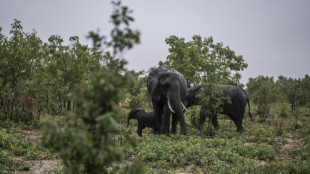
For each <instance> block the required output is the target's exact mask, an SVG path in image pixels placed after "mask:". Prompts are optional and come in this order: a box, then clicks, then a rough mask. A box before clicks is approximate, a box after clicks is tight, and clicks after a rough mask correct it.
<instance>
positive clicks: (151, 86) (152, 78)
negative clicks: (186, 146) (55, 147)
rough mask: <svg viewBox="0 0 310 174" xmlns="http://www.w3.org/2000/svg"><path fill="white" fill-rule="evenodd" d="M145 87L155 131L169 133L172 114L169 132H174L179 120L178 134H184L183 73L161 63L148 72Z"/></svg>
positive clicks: (184, 95) (185, 88)
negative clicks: (179, 130)
mask: <svg viewBox="0 0 310 174" xmlns="http://www.w3.org/2000/svg"><path fill="white" fill-rule="evenodd" d="M147 89H148V92H149V93H150V94H151V97H152V104H153V109H154V114H155V122H156V133H162V134H167V135H169V133H170V115H171V114H172V128H171V133H176V126H177V123H178V121H180V126H181V132H180V134H183V135H185V134H186V124H185V119H184V113H183V109H185V106H184V105H183V103H182V101H184V100H185V98H186V91H187V83H186V80H185V79H184V77H183V75H182V74H181V73H179V72H178V71H176V70H175V69H173V68H171V67H170V66H168V65H162V66H160V67H158V68H156V69H154V70H153V71H151V72H150V74H149V76H148V78H147Z"/></svg>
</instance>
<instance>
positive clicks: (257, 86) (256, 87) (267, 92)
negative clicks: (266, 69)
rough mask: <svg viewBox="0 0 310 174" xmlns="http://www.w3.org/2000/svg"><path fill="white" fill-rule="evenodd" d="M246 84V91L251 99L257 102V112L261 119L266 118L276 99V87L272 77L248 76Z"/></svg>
mask: <svg viewBox="0 0 310 174" xmlns="http://www.w3.org/2000/svg"><path fill="white" fill-rule="evenodd" d="M246 85H247V91H248V92H249V95H250V97H251V100H252V101H253V102H254V103H255V104H257V106H258V110H257V113H258V114H259V115H260V116H261V118H262V119H266V118H267V116H268V114H269V111H270V107H271V104H272V103H274V102H275V100H276V92H277V91H276V87H275V83H274V80H273V77H268V76H266V77H265V76H259V77H256V78H249V82H248V83H247V84H246Z"/></svg>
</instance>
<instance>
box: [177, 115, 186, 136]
mask: <svg viewBox="0 0 310 174" xmlns="http://www.w3.org/2000/svg"><path fill="white" fill-rule="evenodd" d="M178 120H180V127H181V131H180V134H181V135H186V122H185V118H184V114H183V113H182V114H181V117H180V118H179V119H178ZM178 120H177V121H178ZM177 121H176V122H177ZM177 123H178V122H177Z"/></svg>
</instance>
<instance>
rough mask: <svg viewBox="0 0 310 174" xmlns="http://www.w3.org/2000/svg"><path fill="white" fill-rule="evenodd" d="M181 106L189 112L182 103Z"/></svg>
mask: <svg viewBox="0 0 310 174" xmlns="http://www.w3.org/2000/svg"><path fill="white" fill-rule="evenodd" d="M181 105H182V107H183V109H184V110H185V111H188V110H187V109H186V107H185V106H184V104H183V103H182V102H181Z"/></svg>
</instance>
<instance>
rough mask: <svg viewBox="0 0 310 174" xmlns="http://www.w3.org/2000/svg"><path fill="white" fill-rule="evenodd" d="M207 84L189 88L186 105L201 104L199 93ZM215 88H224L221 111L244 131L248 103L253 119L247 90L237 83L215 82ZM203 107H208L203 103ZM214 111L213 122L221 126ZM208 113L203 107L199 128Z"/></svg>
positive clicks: (215, 125) (216, 125) (239, 129)
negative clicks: (243, 121) (243, 124)
mask: <svg viewBox="0 0 310 174" xmlns="http://www.w3.org/2000/svg"><path fill="white" fill-rule="evenodd" d="M205 87H206V85H198V86H195V87H192V88H189V89H188V90H187V95H186V100H185V102H184V104H185V106H186V107H190V106H192V105H200V100H199V97H198V95H199V94H200V93H201V91H202V90H201V89H202V88H205ZM212 87H213V88H214V89H220V90H223V96H224V102H223V104H222V105H221V106H220V107H221V108H220V111H221V112H220V113H221V114H225V115H228V116H229V117H230V118H231V119H232V121H233V122H234V123H235V125H236V127H237V131H243V130H244V128H243V126H242V119H243V117H244V112H245V107H246V104H247V103H248V106H249V110H248V112H249V116H250V117H251V119H252V115H251V113H250V103H249V98H248V96H247V94H246V93H245V91H244V90H243V89H242V88H241V87H240V86H237V85H219V84H213V86H212ZM206 95H208V91H206ZM225 98H230V100H229V99H228V100H225ZM201 108H207V107H206V106H204V105H202V106H201ZM210 113H212V115H211V116H212V124H213V126H214V127H215V128H219V124H218V120H217V112H216V111H215V112H210ZM206 117H207V114H206V112H205V111H204V110H203V109H201V110H200V116H199V127H198V128H199V130H201V129H202V127H203V124H204V122H205V120H206Z"/></svg>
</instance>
